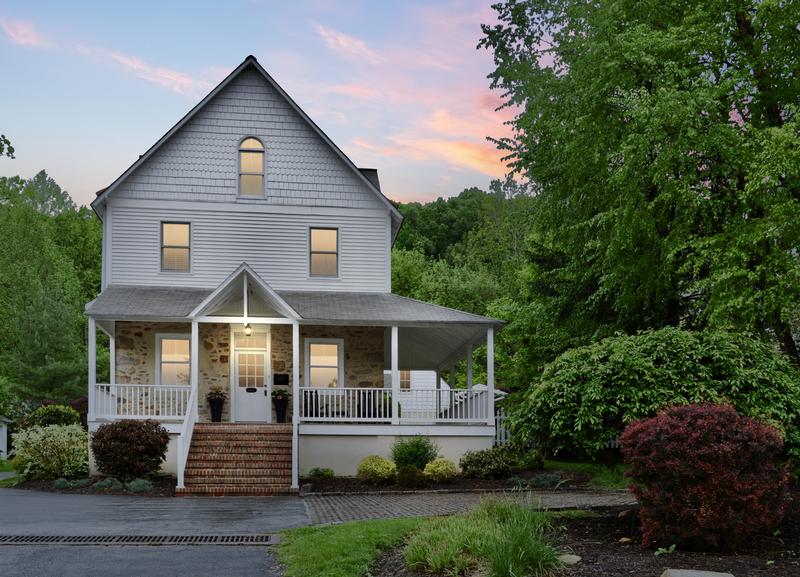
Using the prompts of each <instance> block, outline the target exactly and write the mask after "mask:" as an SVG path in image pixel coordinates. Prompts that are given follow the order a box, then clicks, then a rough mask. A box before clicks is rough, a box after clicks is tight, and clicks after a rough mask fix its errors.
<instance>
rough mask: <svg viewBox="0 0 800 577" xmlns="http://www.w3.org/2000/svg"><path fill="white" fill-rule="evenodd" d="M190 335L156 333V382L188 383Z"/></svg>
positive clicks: (170, 383) (168, 383)
mask: <svg viewBox="0 0 800 577" xmlns="http://www.w3.org/2000/svg"><path fill="white" fill-rule="evenodd" d="M190 340H191V339H190V337H189V335H156V349H157V351H156V353H157V357H156V363H157V365H158V366H157V367H156V384H157V385H188V384H189V373H190V358H191V357H190V353H189V348H190V347H189V344H190Z"/></svg>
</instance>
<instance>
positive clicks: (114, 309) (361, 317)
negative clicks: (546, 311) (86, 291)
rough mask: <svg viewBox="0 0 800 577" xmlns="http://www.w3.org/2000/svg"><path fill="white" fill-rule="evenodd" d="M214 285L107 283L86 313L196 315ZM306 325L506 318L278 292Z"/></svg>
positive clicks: (396, 299) (393, 301) (364, 298)
mask: <svg viewBox="0 0 800 577" xmlns="http://www.w3.org/2000/svg"><path fill="white" fill-rule="evenodd" d="M212 292H213V291H212V290H211V289H197V288H179V287H162V286H129V285H108V286H107V287H106V288H105V290H104V291H103V292H102V293H100V295H98V297H97V298H96V299H95V300H93V301H92V302H90V303H89V304H88V305H86V314H87V315H89V316H91V317H94V318H96V319H106V320H160V319H165V320H185V321H190V320H191V313H192V311H193V310H195V309H196V308H197V307H198V306H199V305H200V304H201V303H202V302H203V301H204V300H205V299H206V298H207V297H208V296H209V295H210V294H211V293H212ZM276 293H277V294H278V296H280V298H281V299H283V300H284V301H285V302H286V303H287V304H288V305H289V306H291V307H292V308H293V309H294V310H295V311H296V312H297V314H298V315H299V316H300V322H301V323H302V324H314V323H323V324H347V325H358V324H367V325H373V326H375V325H377V326H389V325H395V324H396V325H401V326H425V325H449V324H459V325H483V326H491V325H494V326H501V325H503V324H504V322H503V321H501V320H498V319H493V318H490V317H483V316H480V315H474V314H471V313H466V312H463V311H459V310H456V309H450V308H447V307H442V306H439V305H434V304H430V303H426V302H422V301H418V300H414V299H410V298H406V297H402V296H400V295H396V294H392V293H362V292H294V291H286V292H284V291H276Z"/></svg>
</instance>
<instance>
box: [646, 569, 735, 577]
mask: <svg viewBox="0 0 800 577" xmlns="http://www.w3.org/2000/svg"><path fill="white" fill-rule="evenodd" d="M661 577H733V575H731V574H730V573H718V572H716V571H700V570H697V569H667V570H666V571H664V572H663V573H662V574H661Z"/></svg>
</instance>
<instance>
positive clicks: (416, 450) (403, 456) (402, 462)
mask: <svg viewBox="0 0 800 577" xmlns="http://www.w3.org/2000/svg"><path fill="white" fill-rule="evenodd" d="M438 455H439V447H437V446H436V443H434V442H433V441H431V440H430V439H429V438H428V437H411V438H410V439H398V440H396V441H395V442H394V444H393V445H392V460H393V461H394V464H395V465H397V468H398V469H401V468H403V467H407V466H412V467H416V468H417V469H419V470H420V471H422V470H424V469H425V465H427V464H428V463H430V462H431V461H433V460H434V459H435V458H436V457H437V456H438Z"/></svg>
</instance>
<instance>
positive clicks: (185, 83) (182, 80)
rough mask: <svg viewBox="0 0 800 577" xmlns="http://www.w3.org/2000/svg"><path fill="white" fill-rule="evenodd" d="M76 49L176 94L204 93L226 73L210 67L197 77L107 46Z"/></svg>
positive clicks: (197, 95) (192, 94)
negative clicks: (201, 75) (200, 76)
mask: <svg viewBox="0 0 800 577" xmlns="http://www.w3.org/2000/svg"><path fill="white" fill-rule="evenodd" d="M77 51H78V52H79V53H80V54H82V55H84V56H89V57H98V58H100V59H102V60H107V61H111V62H113V63H115V64H117V65H118V66H120V67H122V69H123V70H125V71H127V72H130V73H132V74H134V75H135V76H137V77H138V78H141V79H142V80H146V81H147V82H152V83H153V84H157V85H158V86H161V87H163V88H166V89H167V90H170V91H172V92H175V93H177V94H183V95H185V96H191V97H194V98H197V97H200V96H203V95H205V93H206V92H208V91H209V90H210V89H211V87H212V86H213V85H214V82H215V81H219V80H220V79H221V78H222V76H224V74H226V73H227V72H225V71H223V70H222V69H221V68H210V69H208V71H207V74H206V77H207V78H197V77H195V76H192V75H190V74H187V73H185V72H180V71H178V70H173V69H171V68H166V67H163V66H153V65H151V64H149V63H147V62H145V61H144V60H142V59H141V58H139V57H137V56H131V55H129V54H123V53H121V52H117V51H115V50H109V49H107V48H102V47H87V46H78V47H77Z"/></svg>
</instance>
